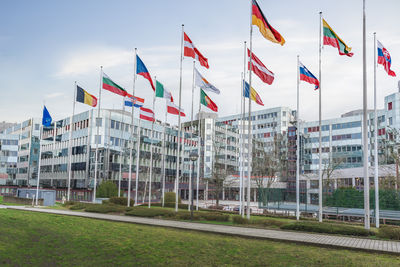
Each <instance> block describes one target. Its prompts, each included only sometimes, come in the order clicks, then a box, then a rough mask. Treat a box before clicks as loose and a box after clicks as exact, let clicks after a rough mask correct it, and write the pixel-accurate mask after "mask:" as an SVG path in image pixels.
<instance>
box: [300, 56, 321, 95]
mask: <svg viewBox="0 0 400 267" xmlns="http://www.w3.org/2000/svg"><path fill="white" fill-rule="evenodd" d="M299 64H300V66H299V68H300V80H301V81H305V82H308V83H311V84H314V85H315V90H317V89H318V88H319V81H318V79H317V78H316V77H315V76H314V75H313V74H312V73H311V72H310V71H309V70H308V69H307V68H306V67H305V66H304V65H303V63H301V62H299Z"/></svg>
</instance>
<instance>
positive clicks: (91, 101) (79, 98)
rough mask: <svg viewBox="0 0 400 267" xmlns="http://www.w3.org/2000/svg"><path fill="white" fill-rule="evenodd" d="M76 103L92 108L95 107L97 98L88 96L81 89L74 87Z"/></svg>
mask: <svg viewBox="0 0 400 267" xmlns="http://www.w3.org/2000/svg"><path fill="white" fill-rule="evenodd" d="M76 102H80V103H83V104H86V105H89V106H92V107H95V106H97V98H96V97H95V96H94V95H91V94H89V93H88V92H86V91H85V90H84V89H83V88H81V87H79V86H78V85H77V86H76Z"/></svg>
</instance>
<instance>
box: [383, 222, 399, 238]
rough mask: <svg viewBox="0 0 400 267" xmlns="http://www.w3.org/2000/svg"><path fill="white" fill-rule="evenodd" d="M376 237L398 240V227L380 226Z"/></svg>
mask: <svg viewBox="0 0 400 267" xmlns="http://www.w3.org/2000/svg"><path fill="white" fill-rule="evenodd" d="M378 236H379V237H382V238H389V239H394V240H400V227H396V226H386V225H384V226H381V227H380V228H379V232H378Z"/></svg>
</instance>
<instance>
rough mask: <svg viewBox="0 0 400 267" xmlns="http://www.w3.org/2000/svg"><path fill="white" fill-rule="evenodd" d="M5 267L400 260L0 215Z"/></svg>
mask: <svg viewBox="0 0 400 267" xmlns="http://www.w3.org/2000/svg"><path fill="white" fill-rule="evenodd" d="M0 265H2V266H7V265H8V266H25V265H29V266H54V265H64V266H67V265H68V266H113V265H128V266H385V265H386V266H400V256H394V255H386V254H376V253H365V252H364V253H362V252H355V251H348V250H339V249H331V248H321V247H314V246H305V245H299V244H290V243H281V242H273V241H267V240H257V239H246V238H240V237H231V236H224V235H217V234H209V233H201V232H195V231H182V230H176V229H170V228H162V227H151V226H144V225H136V224H128V223H116V222H108V221H102V220H94V219H87V218H79V217H70V216H61V215H52V214H42V213H34V212H27V211H17V210H6V209H1V210H0Z"/></svg>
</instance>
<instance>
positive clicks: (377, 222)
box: [374, 32, 379, 228]
mask: <svg viewBox="0 0 400 267" xmlns="http://www.w3.org/2000/svg"><path fill="white" fill-rule="evenodd" d="M376 63H377V61H376V32H374V114H375V115H374V139H375V144H374V149H375V151H374V152H375V153H374V167H375V171H374V184H375V227H376V228H379V174H378V172H379V169H378V164H379V158H378V114H377V111H376V104H377V103H376Z"/></svg>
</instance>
